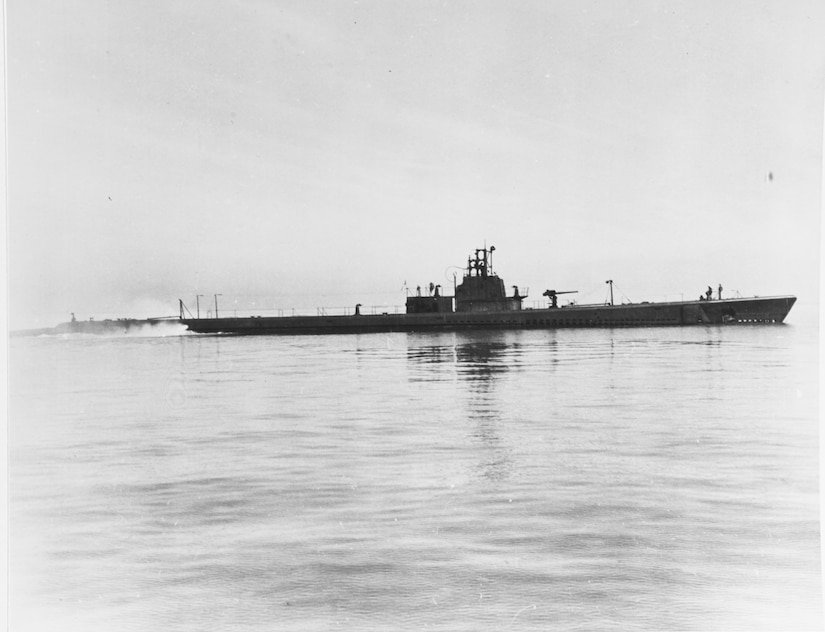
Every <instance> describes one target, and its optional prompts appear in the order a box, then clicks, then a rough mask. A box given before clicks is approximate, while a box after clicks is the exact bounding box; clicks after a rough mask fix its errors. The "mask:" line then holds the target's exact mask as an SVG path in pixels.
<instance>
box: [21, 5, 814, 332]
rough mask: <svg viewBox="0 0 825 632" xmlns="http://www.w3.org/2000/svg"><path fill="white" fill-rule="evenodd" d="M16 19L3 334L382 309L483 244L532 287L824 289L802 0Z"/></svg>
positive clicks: (672, 291)
mask: <svg viewBox="0 0 825 632" xmlns="http://www.w3.org/2000/svg"><path fill="white" fill-rule="evenodd" d="M6 19H7V36H6V43H7V65H8V70H7V112H8V174H9V177H8V187H9V188H8V202H9V211H8V212H9V221H8V227H9V235H8V239H9V269H8V282H9V295H10V305H9V315H10V323H9V324H10V326H11V327H12V328H20V327H36V326H49V325H53V324H56V323H58V322H61V321H64V320H67V319H68V317H69V312H75V313H76V314H77V316H78V318H84V319H85V318H88V317H89V316H95V317H97V318H102V317H106V316H110V317H118V316H136V317H144V316H159V315H167V314H175V313H176V312H177V298H178V297H180V298H183V299H184V301H185V302H186V303H187V304H188V305H190V306H193V304H194V300H195V299H194V297H195V295H196V294H205V295H206V296H207V297H211V296H212V294H214V293H221V294H222V295H223V296H222V297H221V299H220V300H221V303H222V306H224V307H225V309H231V308H233V307H238V308H245V307H249V306H251V305H252V303H253V302H254V303H255V305H256V306H259V307H264V306H266V307H283V308H289V307H293V306H294V307H304V306H308V307H314V306H339V305H352V304H354V303H355V302H361V303H363V304H364V305H377V304H384V303H388V304H401V303H403V299H404V292H403V290H402V289H401V288H402V284H403V283H404V282H405V281H406V282H407V283H408V284H409V285H410V286H413V287H414V286H415V285H417V284H422V285H423V284H424V283H425V282H429V281H434V282H436V283H443V284H444V285H445V286H450V285H451V283H452V281H451V279H452V270H451V269H450V270H448V266H451V265H455V266H461V265H463V264H464V263H465V262H466V258H467V255H468V254H469V253H470V251H471V250H472V249H473V248H476V247H480V246H481V245H482V244H483V243H484V241H485V240H486V243H487V245H491V244H492V245H495V246H496V255H495V264H496V269H497V271H498V272H499V274H500V275H501V276H502V277H503V278H504V280H505V282H506V283H507V284H508V285H513V284H518V285H519V286H521V287H524V286H529V287H530V295H531V298H536V299H538V298H540V294H541V292H542V291H543V290H544V289H546V288H555V289H559V290H562V289H564V290H571V289H578V290H580V291H581V292H582V294H581V295H580V296H582V297H583V298H589V299H591V300H593V301H599V300H602V298H603V297H604V281H605V280H606V279H607V278H612V279H614V280H615V283H616V287H617V288H618V289H619V290H621V292H622V293H623V294H625V295H627V296H628V297H630V298H631V299H633V300H661V299H664V298H671V299H678V298H680V295H681V294H682V293H684V295H685V297H686V298H695V297H698V295H699V294H700V293H701V292H702V291H703V290H704V289H705V287H706V286H707V285H708V284H712V285H713V286H714V288H715V287H716V285H717V284H718V283H722V284H723V285H724V286H725V288H726V290H729V291H730V292H731V293H733V292H734V291H736V290H739V291H740V292H741V293H742V294H743V295H753V294H759V295H769V294H784V293H795V294H798V295H799V296H800V298H801V301H805V302H808V303H810V304H815V302H816V301H818V298H817V296H816V292H817V288H818V270H819V264H818V254H819V236H820V228H819V213H820V208H821V202H820V196H821V178H822V162H821V161H822V140H823V129H822V122H823V82H824V81H825V42H824V41H823V40H824V39H825V38H823V37H822V33H823V32H825V3H822V2H821V1H820V0H810V1H786V0H777V1H772V2H759V1H741V2H736V1H725V2H718V1H713V2H660V1H657V2H645V1H633V2H615V1H607V0H604V1H601V2H581V1H578V0H577V1H575V2H574V1H572V0H570V1H565V2H553V1H548V0H537V1H535V2H531V1H520V2H505V1H503V0H498V1H496V2H449V1H444V2H442V1H439V2H434V1H433V2H429V1H427V2H425V1H416V0H413V1H406V0H405V1H403V2H402V1H401V0H398V1H394V0H389V1H388V0H373V1H362V2H349V1H344V0H336V1H332V0H327V1H318V2H311V1H305V0H301V1H300V2H298V1H294V2H277V1H272V0H266V1H260V2H256V1H253V0H245V1H244V2H217V1H214V2H204V1H203V0H198V1H189V0H185V1H183V0H182V1H171V2H156V1H153V2H148V1H140V0H130V1H129V2H108V1H103V0H100V1H94V0H88V1H74V2H72V1H69V2H66V1H65V0H7V2H6ZM769 174H771V176H769ZM592 292H595V294H593V293H592ZM204 300H207V299H204Z"/></svg>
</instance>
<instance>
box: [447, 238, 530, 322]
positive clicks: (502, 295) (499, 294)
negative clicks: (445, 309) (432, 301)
mask: <svg viewBox="0 0 825 632" xmlns="http://www.w3.org/2000/svg"><path fill="white" fill-rule="evenodd" d="M495 249H496V247H495V246H490V248H489V249H487V247H486V246H485V247H484V248H476V251H475V255H474V256H472V257H469V258H468V259H467V270H466V272H465V273H464V279H463V280H462V281H461V285H459V286H458V287H456V289H455V310H456V311H457V312H502V311H518V310H520V309H521V301H522V299H524V298H525V297H526V296H527V293H526V292H525V294H524V296H522V295H520V294H519V289H518V286H513V296H507V293H506V292H505V290H504V281H503V280H501V279H500V278H499V277H498V276H496V274H495V273H494V272H493V252H495Z"/></svg>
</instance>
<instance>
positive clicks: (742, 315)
mask: <svg viewBox="0 0 825 632" xmlns="http://www.w3.org/2000/svg"><path fill="white" fill-rule="evenodd" d="M795 302H796V298H795V297H793V296H778V297H769V298H758V297H755V298H744V299H742V298H740V299H726V300H716V301H678V302H669V303H636V304H626V305H572V306H566V307H560V308H549V309H522V310H503V311H480V312H442V313H419V314H375V315H361V314H357V315H354V316H275V317H257V316H253V317H243V318H182V319H180V322H182V323H183V324H184V325H186V327H187V329H188V330H189V331H192V332H196V333H203V334H224V335H300V334H345V333H385V332H418V331H421V332H424V331H461V330H474V329H561V328H590V327H665V326H682V327H683V326H702V325H705V326H707V325H743V324H780V323H782V322H784V320H785V318H786V316H787V315H788V312H789V311H790V310H791V307H793V305H794V303H795Z"/></svg>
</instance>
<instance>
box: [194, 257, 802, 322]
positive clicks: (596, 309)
mask: <svg viewBox="0 0 825 632" xmlns="http://www.w3.org/2000/svg"><path fill="white" fill-rule="evenodd" d="M494 251H495V247H492V246H491V247H490V248H489V249H488V248H487V247H486V246H485V247H484V248H479V249H476V251H475V254H474V255H473V256H471V257H469V258H468V261H467V268H466V270H465V272H464V277H463V280H462V282H461V283H460V284H459V285H457V286H456V287H455V292H454V294H455V295H454V296H443V295H442V294H441V292H440V289H441V288H440V286H433V285H432V284H431V285H430V291H429V292H427V293H426V294H425V295H422V294H421V291H420V288H419V290H418V291H417V292H416V295H414V296H408V297H407V304H406V313H403V314H390V313H383V314H361V310H360V307H361V306H360V304H359V305H357V306H356V309H355V313H354V314H353V315H349V316H325V315H318V316H271V317H267V316H251V317H228V318H227V317H219V318H218V317H216V318H199V317H198V318H192V317H189V318H186V317H185V316H184V312H185V306H184V305H183V301H180V321H181V322H182V323H183V324H185V325H186V327H187V329H188V330H189V331H193V332H197V333H206V334H234V335H279V334H282V335H283V334H286V335H289V334H326V333H330V334H333V333H334V334H341V333H372V332H424V331H455V330H473V329H557V328H572V327H577V328H580V327H663V326H689V325H692V326H695V325H735V324H750V323H782V322H783V321H784V320H785V317H786V316H787V315H788V312H789V311H790V310H791V307H793V304H794V303H795V302H796V297H794V296H776V297H768V298H762V297H753V298H730V299H722V298H721V297H720V298H719V299H718V300H713V299H712V297H711V296H710V294H708V297H707V298H705V297H702V298H701V299H700V300H696V301H674V302H643V303H624V304H620V305H616V304H614V302H613V282H612V281H607V283H608V284H610V301H609V302H606V303H604V304H597V305H576V304H570V305H565V306H561V307H560V306H559V305H558V296H559V295H560V294H572V293H575V290H562V291H557V290H546V291H545V292H544V294H543V296H546V297H547V298H548V299H549V301H550V305H549V306H548V307H546V308H541V309H531V308H524V307H523V300H524V299H525V298H526V293H525V294H521V293H520V292H519V288H518V286H513V294H512V295H510V296H508V295H507V293H506V289H505V285H504V281H503V280H502V279H501V278H500V277H499V276H498V275H496V274H495V273H494V272H493V270H492V256H493V252H494ZM720 294H721V288H720ZM216 311H217V310H216ZM190 316H191V315H190Z"/></svg>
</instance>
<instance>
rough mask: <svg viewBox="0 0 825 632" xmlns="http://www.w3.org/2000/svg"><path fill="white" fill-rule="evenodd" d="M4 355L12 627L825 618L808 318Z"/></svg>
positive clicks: (91, 342)
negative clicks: (778, 322) (801, 322)
mask: <svg viewBox="0 0 825 632" xmlns="http://www.w3.org/2000/svg"><path fill="white" fill-rule="evenodd" d="M9 352H10V428H9V449H10V456H9V462H10V520H11V523H10V539H11V548H10V584H11V594H10V600H11V614H10V620H11V630H12V631H13V632H18V631H19V630H41V629H48V630H67V629H76V630H84V631H85V630H93V631H95V630H119V631H120V630H127V631H128V630H136V631H144V630H147V631H148V630H173V631H174V630H256V631H257V630H329V629H344V630H422V629H434V630H718V629H722V630H755V629H763V630H788V629H819V628H821V626H822V616H821V605H822V604H821V596H820V587H821V579H820V541H819V496H818V467H819V465H818V461H819V452H818V441H819V437H818V419H817V409H818V397H819V393H818V380H817V369H818V366H817V362H818V358H817V356H818V350H817V333H816V329H815V327H810V328H808V327H803V326H795V325H792V324H789V325H786V326H766V327H761V326H753V327H729V328H714V327H712V328H661V329H617V330H609V329H601V330H571V331H524V332H488V333H468V334H462V333H450V334H390V335H383V334H380V335H379V334H374V335H351V336H306V337H282V338H281V337H250V338H243V337H242V338H231V337H199V336H193V335H169V336H165V337H119V338H118V337H91V336H75V337H72V336H68V337H39V338H35V337H29V338H13V339H11V341H10V348H9Z"/></svg>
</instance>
